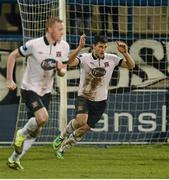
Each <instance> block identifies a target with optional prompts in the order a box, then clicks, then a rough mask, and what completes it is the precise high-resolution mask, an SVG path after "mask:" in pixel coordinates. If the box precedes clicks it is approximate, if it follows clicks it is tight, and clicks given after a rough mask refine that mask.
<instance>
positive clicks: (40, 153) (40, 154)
mask: <svg viewBox="0 0 169 180" xmlns="http://www.w3.org/2000/svg"><path fill="white" fill-rule="evenodd" d="M11 152H12V148H0V178H3V179H5V178H12V179H19V178H22V179H24V178H29V179H31V178H38V179H42V178H44V179H49V178H51V179H53V178H55V179H62V178H67V179H69V178H71V179H73V178H78V179H81V178H82V179H90V178H92V179H94V178H97V179H100V178H101V179H105V178H111V179H113V178H116V179H118V178H121V179H122V178H149V179H150V178H153V179H156V178H160V179H162V178H167V179H168V178H169V146H168V145H137V146H136V145H116V146H108V147H107V148H98V147H97V146H76V147H74V148H72V149H71V150H70V151H69V152H67V153H65V159H64V160H58V159H56V157H55V155H54V152H53V149H52V147H51V146H37V147H33V148H31V149H30V151H29V152H28V153H27V154H26V156H25V157H24V158H23V159H22V161H21V162H22V165H23V166H24V168H25V169H24V170H23V171H15V170H12V169H9V168H8V167H7V166H6V160H7V158H8V156H9V155H10V153H11Z"/></svg>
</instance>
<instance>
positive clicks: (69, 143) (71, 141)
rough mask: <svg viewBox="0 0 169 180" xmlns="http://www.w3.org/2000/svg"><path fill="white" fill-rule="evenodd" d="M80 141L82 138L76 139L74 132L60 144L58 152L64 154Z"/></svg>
mask: <svg viewBox="0 0 169 180" xmlns="http://www.w3.org/2000/svg"><path fill="white" fill-rule="evenodd" d="M81 139H82V137H78V138H76V131H74V132H73V133H71V134H70V136H69V138H68V139H67V140H66V141H65V142H64V143H63V144H62V146H61V147H60V149H59V151H61V152H65V151H67V150H68V149H70V148H71V147H72V146H74V145H75V144H77V142H79V141H80V140H81Z"/></svg>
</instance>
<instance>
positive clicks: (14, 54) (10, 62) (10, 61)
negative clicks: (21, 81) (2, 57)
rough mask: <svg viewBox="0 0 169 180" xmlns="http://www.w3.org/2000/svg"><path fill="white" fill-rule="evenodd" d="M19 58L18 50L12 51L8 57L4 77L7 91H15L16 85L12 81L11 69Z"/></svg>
mask: <svg viewBox="0 0 169 180" xmlns="http://www.w3.org/2000/svg"><path fill="white" fill-rule="evenodd" d="M19 57H21V55H20V53H19V51H18V49H15V50H14V51H12V52H11V53H10V55H9V57H8V61H7V77H6V79H7V80H6V86H7V88H9V90H15V89H16V83H15V82H14V81H13V69H14V66H15V61H16V59H17V58H19Z"/></svg>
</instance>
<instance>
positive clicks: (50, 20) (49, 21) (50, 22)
mask: <svg viewBox="0 0 169 180" xmlns="http://www.w3.org/2000/svg"><path fill="white" fill-rule="evenodd" d="M55 22H58V23H63V21H62V20H61V19H59V18H58V17H55V16H51V17H49V18H48V19H47V20H46V24H45V29H46V32H47V31H48V28H49V27H51V26H52V25H53V24H54V23H55Z"/></svg>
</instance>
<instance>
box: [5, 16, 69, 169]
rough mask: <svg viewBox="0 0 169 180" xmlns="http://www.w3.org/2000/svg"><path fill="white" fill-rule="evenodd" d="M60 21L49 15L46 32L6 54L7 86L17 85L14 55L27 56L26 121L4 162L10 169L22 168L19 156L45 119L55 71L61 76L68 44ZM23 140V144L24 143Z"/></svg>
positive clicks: (23, 91) (25, 86)
mask: <svg viewBox="0 0 169 180" xmlns="http://www.w3.org/2000/svg"><path fill="white" fill-rule="evenodd" d="M63 33H64V24H63V21H62V20H60V19H58V18H57V17H50V18H49V19H48V20H47V21H46V34H45V36H43V37H40V38H37V39H32V40H30V41H27V42H26V44H25V45H23V46H21V47H19V48H18V49H15V50H14V51H13V52H11V54H10V55H9V57H8V62H7V82H6V84H7V87H8V88H9V89H10V90H14V89H15V88H16V84H15V82H14V81H13V69H14V65H15V61H16V59H17V58H19V57H21V56H24V57H26V58H27V67H26V70H25V73H24V76H23V80H22V85H21V96H22V98H23V100H24V102H25V104H26V107H27V109H28V111H27V115H28V119H29V120H28V122H27V123H26V124H25V126H24V127H23V128H22V129H19V130H18V131H17V133H16V137H15V140H14V144H13V146H14V152H13V153H12V155H11V156H10V157H9V159H8V162H7V165H8V166H9V167H10V168H13V169H23V167H22V165H21V164H20V161H19V160H20V158H21V157H22V156H23V155H24V154H25V153H26V151H27V150H28V149H29V148H30V147H31V145H32V143H33V142H34V141H35V139H36V137H37V135H38V134H39V133H40V131H41V129H42V126H43V125H44V124H45V123H46V122H47V121H48V105H49V100H50V94H51V91H52V87H53V79H54V74H55V72H57V73H58V75H59V76H64V74H65V72H66V65H64V63H62V62H63V61H67V60H68V54H69V45H68V43H67V42H65V41H63V40H62V36H63ZM24 142H25V143H24Z"/></svg>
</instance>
